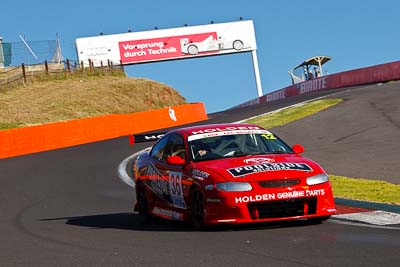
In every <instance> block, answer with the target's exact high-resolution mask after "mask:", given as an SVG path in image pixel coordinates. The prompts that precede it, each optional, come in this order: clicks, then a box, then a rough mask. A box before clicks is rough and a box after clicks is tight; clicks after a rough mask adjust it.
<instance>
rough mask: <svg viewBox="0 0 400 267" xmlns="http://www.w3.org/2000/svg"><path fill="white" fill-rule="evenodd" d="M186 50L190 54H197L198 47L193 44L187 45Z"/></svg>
mask: <svg viewBox="0 0 400 267" xmlns="http://www.w3.org/2000/svg"><path fill="white" fill-rule="evenodd" d="M188 52H189V54H191V55H197V54H198V53H199V49H198V48H197V46H195V45H189V47H188Z"/></svg>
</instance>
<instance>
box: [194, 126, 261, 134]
mask: <svg viewBox="0 0 400 267" xmlns="http://www.w3.org/2000/svg"><path fill="white" fill-rule="evenodd" d="M235 130H262V129H261V128H260V127H257V126H248V127H247V126H239V127H229V126H228V127H224V128H209V129H204V130H199V131H193V132H192V134H203V133H215V132H226V131H235Z"/></svg>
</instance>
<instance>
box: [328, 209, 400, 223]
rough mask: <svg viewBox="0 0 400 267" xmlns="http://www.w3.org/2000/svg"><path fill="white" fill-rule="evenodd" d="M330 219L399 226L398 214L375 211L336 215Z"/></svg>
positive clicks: (399, 216) (399, 217)
mask: <svg viewBox="0 0 400 267" xmlns="http://www.w3.org/2000/svg"><path fill="white" fill-rule="evenodd" d="M332 217H334V218H336V219H345V220H350V221H358V222H364V223H369V224H373V225H381V226H383V225H394V224H400V214H397V213H392V212H387V211H382V210H377V211H368V212H356V213H348V214H337V215H333V216H332Z"/></svg>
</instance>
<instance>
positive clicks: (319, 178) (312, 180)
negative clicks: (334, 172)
mask: <svg viewBox="0 0 400 267" xmlns="http://www.w3.org/2000/svg"><path fill="white" fill-rule="evenodd" d="M328 181H329V178H328V175H326V174H318V175H314V176H311V177H308V178H307V185H316V184H322V183H325V182H328Z"/></svg>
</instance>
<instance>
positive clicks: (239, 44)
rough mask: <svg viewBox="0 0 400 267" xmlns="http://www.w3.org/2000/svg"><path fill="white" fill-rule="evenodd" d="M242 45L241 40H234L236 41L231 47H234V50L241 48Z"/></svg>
mask: <svg viewBox="0 0 400 267" xmlns="http://www.w3.org/2000/svg"><path fill="white" fill-rule="evenodd" d="M243 47H244V45H243V42H242V41H240V40H236V41H234V42H233V48H234V49H235V50H242V49H243Z"/></svg>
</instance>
